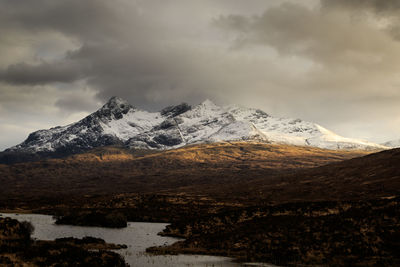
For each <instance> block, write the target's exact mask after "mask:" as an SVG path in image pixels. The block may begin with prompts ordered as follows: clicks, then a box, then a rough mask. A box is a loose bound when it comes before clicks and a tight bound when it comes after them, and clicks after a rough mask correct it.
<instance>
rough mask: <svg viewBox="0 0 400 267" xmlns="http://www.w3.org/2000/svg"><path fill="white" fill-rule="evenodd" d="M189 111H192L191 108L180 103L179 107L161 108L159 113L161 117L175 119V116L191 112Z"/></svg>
mask: <svg viewBox="0 0 400 267" xmlns="http://www.w3.org/2000/svg"><path fill="white" fill-rule="evenodd" d="M191 109H192V107H191V106H190V105H189V104H187V103H185V102H183V103H181V104H179V105H176V106H168V107H166V108H163V109H162V110H161V111H160V113H161V115H162V116H166V117H176V116H178V115H180V114H182V113H184V112H186V111H188V110H191Z"/></svg>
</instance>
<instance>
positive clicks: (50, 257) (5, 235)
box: [0, 218, 127, 266]
mask: <svg viewBox="0 0 400 267" xmlns="http://www.w3.org/2000/svg"><path fill="white" fill-rule="evenodd" d="M32 231H33V228H32V225H31V224H30V223H27V222H19V221H17V220H14V219H10V218H0V266H127V265H126V263H125V261H124V259H123V258H122V257H121V256H120V255H119V254H117V253H115V252H112V251H109V250H110V249H120V248H123V246H121V245H114V244H107V243H105V242H104V240H102V239H98V238H92V237H85V238H83V239H76V238H61V239H56V240H55V241H40V240H32V239H31V237H30V235H31V233H32Z"/></svg>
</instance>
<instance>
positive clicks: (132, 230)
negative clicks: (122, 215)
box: [0, 214, 240, 267]
mask: <svg viewBox="0 0 400 267" xmlns="http://www.w3.org/2000/svg"><path fill="white" fill-rule="evenodd" d="M0 215H2V216H3V217H5V216H7V217H11V218H14V219H17V220H19V221H29V222H31V223H32V224H33V226H34V227H35V231H34V232H33V235H32V237H33V238H37V239H40V240H54V239H56V238H61V237H76V238H82V237H85V236H93V237H98V238H102V239H104V240H105V241H106V242H108V243H116V244H125V245H127V246H128V248H127V249H122V250H118V251H117V252H118V253H120V254H121V255H122V256H123V257H124V258H125V260H126V261H127V262H128V263H129V264H130V265H131V266H132V267H136V266H138V267H147V266H163V267H179V266H193V267H197V266H198V267H204V266H207V267H208V266H209V267H211V266H213V267H232V266H240V264H238V263H234V262H232V261H231V259H230V258H226V257H214V256H203V255H172V256H169V255H168V256H154V255H151V254H147V253H145V250H146V248H147V247H151V246H160V245H169V244H172V243H174V242H176V241H177V240H178V239H176V238H171V237H162V236H158V235H157V233H159V232H160V231H162V230H163V229H164V228H165V226H166V225H167V224H165V223H143V222H129V223H128V227H126V228H122V229H111V228H103V227H82V226H70V225H56V224H54V219H53V218H52V217H51V216H47V215H39V214H0Z"/></svg>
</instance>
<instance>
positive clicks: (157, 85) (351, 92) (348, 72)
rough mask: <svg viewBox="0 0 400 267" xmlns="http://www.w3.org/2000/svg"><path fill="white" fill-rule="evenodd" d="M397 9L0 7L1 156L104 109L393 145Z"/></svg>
mask: <svg viewBox="0 0 400 267" xmlns="http://www.w3.org/2000/svg"><path fill="white" fill-rule="evenodd" d="M399 15H400V1H398V0H385V1H381V0H302V1H300V0H292V1H285V0H269V1H267V0H251V1H249V0H193V1H187V0H136V1H135V0H114V1H109V0H85V1H81V0H57V1H54V0H35V1H31V0H18V1H16V0H0V59H1V60H0V133H1V134H0V150H3V149H5V148H7V147H10V146H12V145H15V144H17V143H20V142H22V141H23V140H24V139H25V138H26V137H27V135H28V134H29V133H30V132H33V131H35V130H38V129H45V128H50V127H54V126H58V125H66V124H68V123H72V122H74V121H77V120H79V119H81V118H83V117H84V116H86V115H88V114H90V113H91V112H93V111H95V110H97V109H98V108H99V107H100V106H101V105H102V104H103V103H105V102H106V101H107V100H108V99H109V98H110V97H111V96H119V97H122V98H124V99H126V100H128V101H129V102H130V103H131V104H132V105H134V106H137V107H139V108H143V109H147V110H151V111H155V110H160V109H162V108H163V107H165V106H168V105H174V104H179V103H181V102H187V103H189V104H192V105H195V104H197V103H200V102H202V101H204V100H205V99H211V100H212V101H214V102H215V103H217V104H220V105H225V104H233V103H234V104H240V105H244V106H249V107H254V108H260V109H262V110H264V111H265V112H267V113H269V114H271V115H274V116H278V117H290V118H301V119H304V120H307V121H312V122H316V123H318V124H320V125H322V126H324V127H326V128H328V129H330V130H332V131H334V132H336V133H338V134H340V135H343V136H346V137H352V138H361V139H365V140H369V141H372V142H378V143H381V142H385V141H388V140H392V139H398V138H400V107H399V106H400V105H399V104H400V90H399V88H400V16H399Z"/></svg>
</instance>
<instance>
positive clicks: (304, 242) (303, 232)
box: [147, 197, 400, 266]
mask: <svg viewBox="0 0 400 267" xmlns="http://www.w3.org/2000/svg"><path fill="white" fill-rule="evenodd" d="M399 204H400V197H396V198H391V199H376V200H369V201H345V202H314V203H304V202H299V203H287V204H281V205H273V206H257V207H244V208H237V209H233V210H232V209H227V210H221V211H220V212H219V213H217V214H214V215H208V216H198V218H192V219H191V220H186V221H184V220H182V221H178V222H176V223H173V224H171V225H170V226H168V227H167V228H166V229H165V230H164V231H163V232H162V234H163V235H168V236H175V237H182V238H185V239H186V240H185V241H180V242H177V243H175V244H173V245H171V246H164V247H152V248H149V249H148V250H147V251H148V252H151V253H156V254H164V253H167V254H177V253H189V254H193V253H195V254H215V255H223V256H230V257H235V258H237V259H239V260H241V261H261V262H269V263H273V264H277V265H298V264H309V265H329V266H332V265H334V266H382V265H383V266H399V265H400V256H399V254H398V251H399V249H400V241H399V240H400V230H399V229H400V205H399Z"/></svg>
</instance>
